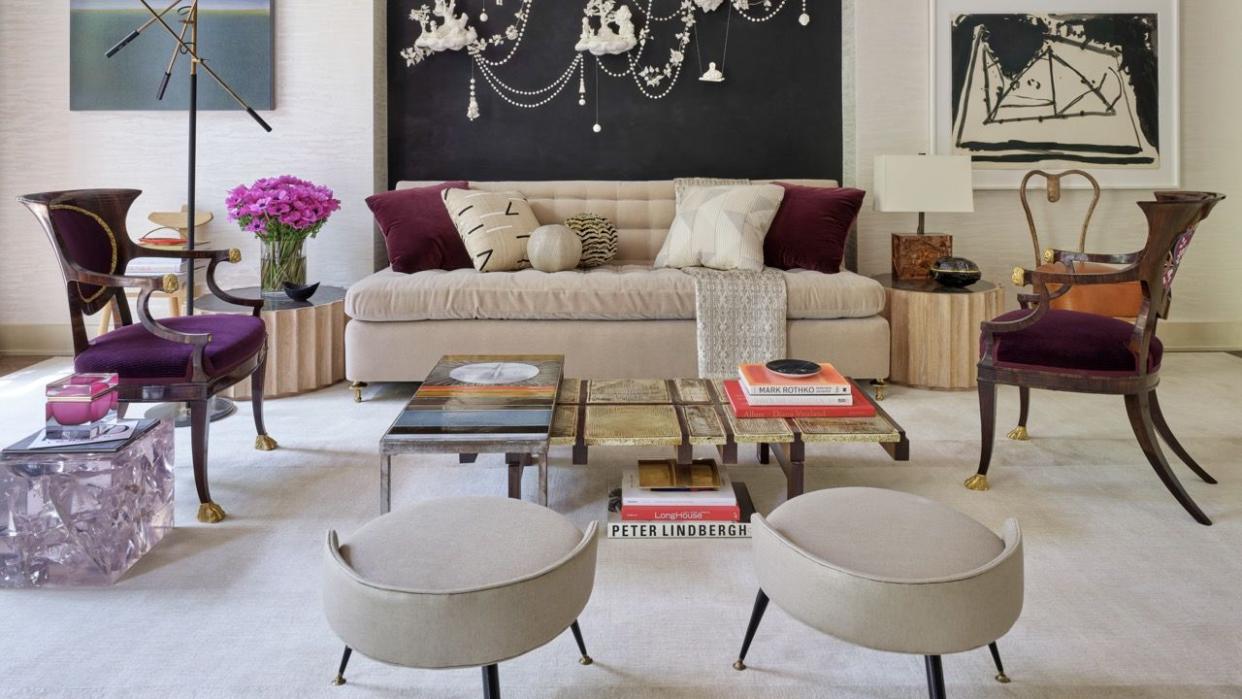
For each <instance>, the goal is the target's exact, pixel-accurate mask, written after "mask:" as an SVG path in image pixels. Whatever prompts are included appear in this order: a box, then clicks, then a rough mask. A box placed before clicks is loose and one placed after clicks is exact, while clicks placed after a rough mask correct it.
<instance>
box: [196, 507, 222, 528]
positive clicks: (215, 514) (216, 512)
mask: <svg viewBox="0 0 1242 699" xmlns="http://www.w3.org/2000/svg"><path fill="white" fill-rule="evenodd" d="M198 521H200V522H202V523H203V524H217V523H219V522H223V521H224V508H223V507H220V506H219V505H217V504H216V503H214V502H205V503H203V504H201V505H199V506H198Z"/></svg>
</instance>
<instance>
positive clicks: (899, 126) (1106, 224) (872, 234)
mask: <svg viewBox="0 0 1242 699" xmlns="http://www.w3.org/2000/svg"><path fill="white" fill-rule="evenodd" d="M854 17H855V30H856V34H855V41H854V45H855V52H856V56H857V63H856V76H855V77H856V82H855V90H856V114H855V119H856V123H857V129H858V133H857V137H858V142H857V156H858V159H857V168H858V179H857V183H858V184H859V186H861V187H863V188H869V187H870V186H871V181H872V171H873V166H874V158H875V156H876V155H878V154H884V153H918V152H926V151H927V150H928V147H929V144H928V119H929V117H928V109H929V105H928V102H929V90H930V89H931V86H930V85H929V80H928V75H929V65H928V61H929V46H928V42H929V38H928V36H929V26H928V22H929V19H928V18H929V5H928V2H927V0H865V1H862V0H859V1H858V2H856V3H855V7H854ZM1181 18H1182V28H1181V48H1182V63H1181V74H1182V84H1181V85H1182V113H1181V119H1182V121H1181V136H1182V187H1183V188H1185V189H1208V190H1214V191H1220V192H1224V193H1226V194H1229V195H1231V199H1230V200H1228V201H1226V202H1224V203H1223V204H1221V205H1220V206H1218V207H1217V209H1216V211H1215V212H1214V213H1213V215H1212V218H1211V219H1210V220H1209V221H1208V222H1207V223H1206V224H1204V226H1203V227H1202V228H1201V229H1200V233H1199V235H1198V236H1197V237H1196V238H1195V243H1194V245H1192V246H1191V248H1190V251H1189V252H1188V253H1187V255H1186V258H1185V261H1184V262H1183V264H1182V267H1181V271H1180V272H1179V275H1178V279H1177V284H1176V286H1175V288H1174V297H1175V298H1174V304H1173V311H1172V314H1171V319H1172V320H1173V321H1176V323H1170V324H1168V326H1169V327H1168V328H1167V330H1168V333H1167V334H1168V335H1177V336H1178V338H1179V340H1181V344H1183V345H1187V344H1198V341H1197V340H1195V339H1192V337H1197V336H1198V334H1197V333H1195V332H1194V329H1193V328H1187V327H1183V326H1181V324H1185V323H1188V322H1195V323H1200V324H1202V323H1214V324H1219V323H1223V324H1228V325H1230V326H1239V325H1242V296H1239V295H1238V293H1237V280H1238V278H1239V276H1240V275H1242V225H1240V224H1242V129H1239V128H1238V126H1237V121H1236V117H1235V116H1234V115H1236V113H1237V112H1238V111H1239V110H1242V95H1239V94H1238V92H1237V91H1236V90H1234V89H1232V88H1231V87H1229V86H1230V85H1236V84H1237V80H1238V78H1237V76H1238V75H1242V49H1240V48H1239V46H1238V44H1237V42H1234V41H1229V40H1220V39H1221V36H1222V35H1221V34H1220V30H1219V28H1220V27H1228V26H1239V25H1242V2H1238V1H1237V0H1183V2H1182V4H1181ZM1085 197H1089V193H1084V192H1078V191H1076V192H1067V193H1066V196H1065V197H1064V198H1063V199H1062V201H1061V202H1060V203H1059V204H1058V205H1056V209H1055V213H1051V214H1050V209H1049V206H1050V205H1048V204H1047V203H1046V201H1042V199H1041V198H1040V197H1039V195H1038V194H1037V196H1036V197H1033V200H1040V201H1041V203H1040V204H1037V205H1035V208H1036V214H1037V217H1038V218H1037V222H1038V223H1040V231H1041V236H1043V242H1044V243H1045V245H1048V244H1055V245H1057V246H1058V247H1073V246H1075V245H1076V244H1077V240H1078V228H1079V226H1080V225H1081V216H1082V212H1084V211H1085V207H1086V202H1087V198H1085ZM1144 198H1150V193H1144V192H1140V191H1127V190H1113V191H1105V192H1104V195H1103V200H1102V201H1101V203H1100V207H1099V208H1098V209H1097V211H1096V215H1095V219H1094V222H1093V224H1092V231H1091V234H1090V236H1089V238H1088V248H1089V249H1091V250H1095V251H1100V252H1123V251H1130V250H1137V249H1139V248H1141V247H1142V244H1143V241H1144V239H1145V236H1146V224H1145V219H1144V218H1143V217H1142V214H1141V213H1140V211H1139V209H1138V207H1137V206H1135V205H1134V202H1135V201H1138V200H1140V199H1144ZM1049 215H1051V216H1052V218H1049ZM928 228H929V230H935V231H945V232H950V233H953V234H954V236H955V240H954V251H955V252H956V253H958V254H960V255H963V256H965V257H969V258H971V259H973V260H975V261H976V262H978V263H979V264H980V266H982V267H983V270H984V274H985V275H986V276H987V278H990V279H996V280H1007V279H1008V278H1009V273H1010V271H1011V270H1012V269H1013V267H1014V266H1015V265H1019V264H1020V265H1024V266H1029V265H1030V264H1031V263H1032V252H1031V244H1030V242H1029V241H1030V237H1029V235H1028V233H1027V230H1026V221H1025V219H1024V218H1023V215H1022V207H1021V205H1020V204H1019V202H1018V198H1017V194H1016V192H998V191H979V192H976V193H975V212H974V213H971V214H932V215H929V216H928ZM859 229H860V232H861V237H860V243H861V244H860V248H859V261H860V265H861V267H862V269H863V271H865V272H869V273H880V272H883V271H886V270H887V268H888V266H889V256H890V249H889V245H890V244H889V234H890V233H893V232H908V231H912V230H913V229H914V216H913V214H910V215H898V214H880V213H876V212H873V211H871V210H869V209H868V210H866V211H864V213H863V215H862V217H861V220H860V224H859ZM1050 230H1051V231H1054V233H1053V235H1051V236H1048V234H1047V233H1045V231H1050ZM1049 238H1051V240H1049ZM1010 297H1011V299H1010V303H1011V304H1012V303H1013V301H1012V294H1010ZM1216 330H1217V331H1220V330H1222V328H1219V327H1217V328H1216ZM1161 334H1162V335H1165V334H1166V332H1165V331H1163V330H1162V332H1161ZM1227 334H1228V333H1227ZM1216 336H1217V337H1220V336H1221V335H1220V332H1217V333H1216ZM1230 336H1231V337H1233V338H1235V341H1237V342H1242V339H1237V338H1240V337H1242V335H1240V334H1239V333H1238V332H1237V330H1236V328H1234V329H1233V331H1232V334H1231V335H1230ZM1204 342H1206V340H1205V341H1204ZM1226 342H1228V340H1226Z"/></svg>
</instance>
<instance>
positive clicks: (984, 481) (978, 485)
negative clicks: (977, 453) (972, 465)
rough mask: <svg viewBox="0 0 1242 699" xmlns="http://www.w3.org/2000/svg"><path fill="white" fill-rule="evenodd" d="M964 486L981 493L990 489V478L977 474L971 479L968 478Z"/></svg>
mask: <svg viewBox="0 0 1242 699" xmlns="http://www.w3.org/2000/svg"><path fill="white" fill-rule="evenodd" d="M962 485H965V486H966V487H967V488H968V489H970V490H979V491H983V490H987V489H988V477H987V476H985V475H983V474H981V473H976V474H975V475H973V476H971V477H970V478H967V479H966V482H965V483H963V484H962Z"/></svg>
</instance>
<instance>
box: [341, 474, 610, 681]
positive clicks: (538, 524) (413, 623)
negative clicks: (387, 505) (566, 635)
mask: <svg viewBox="0 0 1242 699" xmlns="http://www.w3.org/2000/svg"><path fill="white" fill-rule="evenodd" d="M595 529H596V525H595V523H594V522H592V523H591V525H590V526H589V527H587V530H586V532H585V533H584V532H582V531H579V530H578V528H577V527H575V526H574V525H573V523H572V522H570V521H569V520H568V519H566V518H565V517H563V516H561V515H559V514H557V513H556V512H553V511H552V510H549V509H547V508H545V507H540V506H538V505H535V504H532V503H528V502H523V501H521V500H512V499H509V498H491V497H456V498H444V499H439V500H426V501H423V502H419V503H417V504H414V505H411V506H409V507H404V508H402V509H399V510H395V511H393V512H391V513H389V514H386V515H383V516H381V517H379V518H378V519H375V520H372V521H371V522H369V523H368V524H365V525H363V526H362V527H361V528H360V529H359V530H358V531H356V532H354V534H353V535H352V536H350V537H348V538H346V539H343V540H342V539H341V538H340V537H338V536H337V534H336V532H335V531H329V532H328V540H327V547H326V551H325V560H324V589H323V597H324V610H325V611H326V613H327V617H328V624H329V625H330V626H331V627H332V630H333V631H334V632H336V634H337V636H339V637H340V638H341V640H343V641H344V642H345V653H344V655H343V656H342V658H341V665H340V670H339V671H338V673H337V676H336V680H335V684H344V683H345V668H346V665H347V664H348V663H349V659H350V656H351V655H352V653H353V651H355V650H357V651H358V652H359V653H361V654H362V655H365V656H366V657H368V658H372V659H374V660H379V661H382V662H385V663H390V664H393V665H401V666H404V667H412V668H428V669H433V668H435V669H440V668H464V667H482V668H483V696H484V697H486V698H488V699H496V698H498V697H499V696H500V678H499V670H498V668H497V665H498V664H499V663H500V662H502V661H505V660H509V659H511V658H516V657H517V656H519V655H522V654H524V653H527V652H529V651H531V650H534V649H535V648H538V647H540V646H542V645H544V644H545V643H548V642H549V641H551V640H552V639H554V638H556V637H557V636H559V635H561V634H562V633H563V632H564V631H565V629H566V628H569V629H571V630H572V631H573V635H574V640H575V641H576V642H577V644H578V650H579V652H580V653H581V657H580V660H579V662H581V663H582V664H583V665H589V664H591V658H590V656H588V655H587V652H586V646H585V644H584V642H583V639H582V633H581V631H580V630H579V628H578V621H577V619H578V615H579V614H580V613H581V612H582V610H583V608H584V607H585V606H586V603H587V600H588V599H590V597H591V589H592V587H593V586H594V584H595V552H596V546H597V539H596V536H595Z"/></svg>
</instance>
